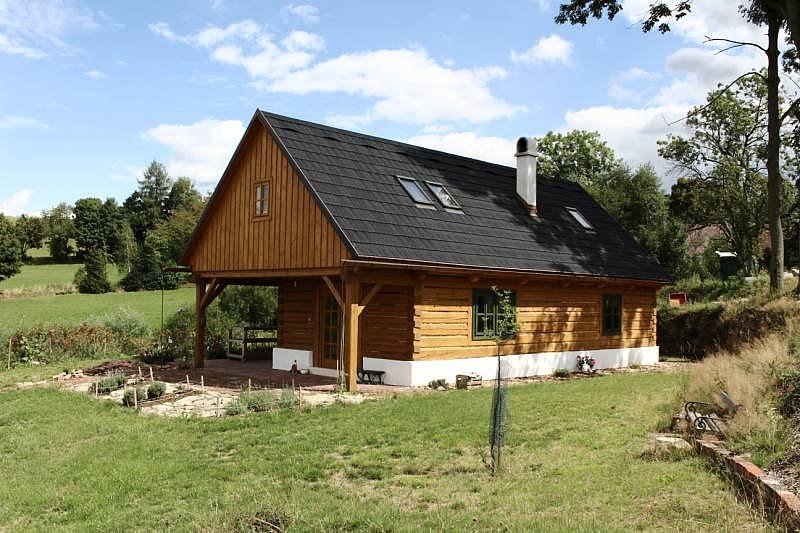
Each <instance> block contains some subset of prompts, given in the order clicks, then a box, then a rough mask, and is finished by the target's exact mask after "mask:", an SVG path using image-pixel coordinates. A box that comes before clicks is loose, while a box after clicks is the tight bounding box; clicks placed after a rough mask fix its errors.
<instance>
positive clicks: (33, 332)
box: [6, 324, 135, 364]
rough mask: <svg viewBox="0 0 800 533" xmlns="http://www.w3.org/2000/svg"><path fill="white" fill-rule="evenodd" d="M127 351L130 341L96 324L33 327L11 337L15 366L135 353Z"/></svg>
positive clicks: (12, 356)
mask: <svg viewBox="0 0 800 533" xmlns="http://www.w3.org/2000/svg"><path fill="white" fill-rule="evenodd" d="M6 349H7V346H6ZM129 350H133V347H132V346H131V340H130V339H128V338H125V337H124V336H122V335H118V334H115V333H114V332H113V331H111V330H110V329H108V328H105V327H103V326H99V325H96V324H80V325H77V326H64V325H55V324H54V325H51V326H36V327H33V328H28V329H22V330H18V331H16V332H14V333H13V334H12V335H11V362H12V363H14V364H17V363H31V362H39V363H55V362H58V361H59V360H61V359H63V358H65V357H76V358H81V359H90V358H94V357H105V356H108V355H109V354H113V355H115V356H119V355H125V354H131V355H133V353H135V352H134V351H129Z"/></svg>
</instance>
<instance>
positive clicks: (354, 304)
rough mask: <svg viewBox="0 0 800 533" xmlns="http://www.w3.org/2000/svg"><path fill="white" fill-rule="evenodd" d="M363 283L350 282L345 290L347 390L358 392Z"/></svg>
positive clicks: (345, 367) (345, 366)
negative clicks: (359, 332) (360, 300)
mask: <svg viewBox="0 0 800 533" xmlns="http://www.w3.org/2000/svg"><path fill="white" fill-rule="evenodd" d="M360 290H361V283H359V282H358V281H348V282H347V283H345V288H344V297H345V304H344V326H345V330H344V335H345V346H344V369H345V374H346V376H347V390H348V391H350V392H356V391H357V390H358V380H357V373H358V337H359V335H358V317H359V315H360V314H361V311H360V308H361V306H360V305H359V303H358V297H359V292H360Z"/></svg>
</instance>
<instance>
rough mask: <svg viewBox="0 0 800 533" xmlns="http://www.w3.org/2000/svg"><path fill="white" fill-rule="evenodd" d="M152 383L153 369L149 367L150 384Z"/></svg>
mask: <svg viewBox="0 0 800 533" xmlns="http://www.w3.org/2000/svg"><path fill="white" fill-rule="evenodd" d="M152 382H153V367H152V366H151V367H150V383H152Z"/></svg>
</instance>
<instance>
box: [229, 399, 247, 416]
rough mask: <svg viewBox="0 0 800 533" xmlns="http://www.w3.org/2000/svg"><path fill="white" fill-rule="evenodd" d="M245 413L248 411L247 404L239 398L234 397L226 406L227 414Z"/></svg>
mask: <svg viewBox="0 0 800 533" xmlns="http://www.w3.org/2000/svg"><path fill="white" fill-rule="evenodd" d="M245 413H247V405H245V404H244V402H242V401H241V400H240V399H239V398H234V399H233V400H231V401H230V402H229V403H228V405H226V406H225V414H226V415H228V416H237V415H243V414H245Z"/></svg>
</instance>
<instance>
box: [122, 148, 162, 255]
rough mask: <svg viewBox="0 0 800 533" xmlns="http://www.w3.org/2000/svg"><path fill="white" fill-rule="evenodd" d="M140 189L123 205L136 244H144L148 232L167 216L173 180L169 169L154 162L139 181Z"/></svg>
mask: <svg viewBox="0 0 800 533" xmlns="http://www.w3.org/2000/svg"><path fill="white" fill-rule="evenodd" d="M138 183H139V188H138V189H137V190H136V191H134V192H133V194H131V195H130V196H129V197H128V198H127V199H126V200H125V202H124V203H123V209H124V210H125V212H126V214H127V216H128V222H129V223H130V226H131V229H132V230H133V235H134V237H135V238H136V242H137V243H139V244H141V243H143V242H144V240H145V237H146V236H147V232H148V231H150V230H151V229H153V228H154V227H155V226H156V225H157V224H158V223H159V222H161V221H162V220H164V219H165V218H166V216H167V200H168V198H169V193H170V190H171V188H172V180H171V179H170V177H169V174H168V173H167V168H166V167H165V166H164V165H163V164H161V163H159V162H158V161H152V162H151V163H150V165H149V166H148V167H147V169H145V171H144V173H143V174H142V178H141V179H140V180H139V181H138Z"/></svg>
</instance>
